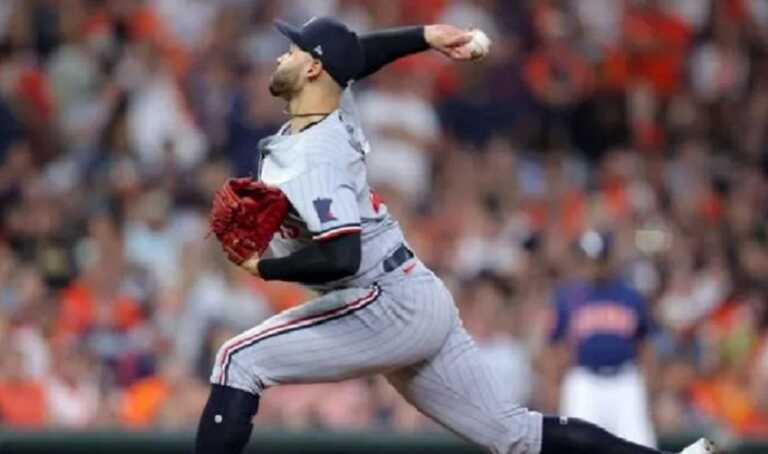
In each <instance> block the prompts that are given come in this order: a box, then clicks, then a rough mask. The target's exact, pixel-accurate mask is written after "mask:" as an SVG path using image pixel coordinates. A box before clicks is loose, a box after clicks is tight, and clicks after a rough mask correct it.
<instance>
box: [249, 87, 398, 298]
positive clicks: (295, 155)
mask: <svg viewBox="0 0 768 454" xmlns="http://www.w3.org/2000/svg"><path fill="white" fill-rule="evenodd" d="M287 128H288V124H286V125H284V126H283V127H282V128H281V129H280V130H279V131H278V133H277V134H275V135H273V136H270V137H268V138H267V139H265V140H264V141H262V143H261V144H260V150H259V151H260V153H261V162H260V164H259V166H258V167H259V168H258V172H259V177H260V179H261V180H262V181H264V182H265V183H267V184H271V185H275V186H278V187H280V189H281V190H282V191H283V192H284V193H285V194H286V196H287V197H288V199H289V200H290V202H291V212H290V213H289V215H288V218H287V219H286V220H285V222H284V223H283V226H282V227H281V229H280V232H278V233H277V234H275V236H274V238H273V239H272V242H271V243H270V245H269V248H268V250H267V252H266V253H265V257H285V256H287V255H289V254H291V253H293V252H296V251H297V250H299V249H301V248H303V247H306V246H307V245H308V244H310V243H311V242H312V241H317V240H325V239H330V238H333V237H334V236H338V235H341V234H345V233H349V232H357V231H359V232H361V238H362V260H361V263H360V268H359V269H358V272H357V274H355V275H354V276H350V277H347V278H344V279H341V280H338V281H333V282H328V283H325V284H323V285H311V286H310V285H308V287H311V288H313V289H316V290H320V291H325V290H330V289H333V288H340V287H364V286H367V285H370V284H371V283H372V282H374V281H375V280H376V279H377V278H378V277H379V276H380V275H381V274H382V273H383V269H382V266H381V263H382V262H383V260H384V259H385V258H387V257H388V256H389V255H390V254H391V253H392V252H393V251H394V250H395V249H397V247H398V246H400V245H401V244H403V243H404V242H405V240H404V238H403V234H402V231H401V230H400V227H399V224H398V223H397V221H395V220H394V219H393V218H392V217H391V216H390V215H389V213H388V212H387V208H386V206H385V205H383V204H379V203H377V202H376V201H375V198H374V197H373V193H372V192H371V190H370V189H369V187H368V181H367V176H366V167H365V155H366V154H367V152H368V150H369V149H370V146H369V144H368V141H367V139H366V138H365V135H364V134H363V131H362V129H361V128H360V124H359V122H358V119H357V116H356V113H355V109H354V103H353V100H352V94H351V91H350V89H349V88H347V89H346V90H345V92H344V93H343V95H342V99H341V105H340V107H339V109H337V110H336V111H334V112H333V113H331V114H330V115H328V116H327V117H326V118H325V119H323V120H322V121H320V122H319V123H317V124H315V125H314V126H312V127H311V128H308V129H306V130H304V131H302V132H299V133H295V134H285V132H286V129H287Z"/></svg>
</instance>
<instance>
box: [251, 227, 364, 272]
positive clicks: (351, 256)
mask: <svg viewBox="0 0 768 454" xmlns="http://www.w3.org/2000/svg"><path fill="white" fill-rule="evenodd" d="M361 256H362V245H361V240H360V232H354V233H348V234H345V235H340V236H337V237H335V238H331V239H329V240H324V241H314V242H313V243H312V244H310V245H309V246H307V247H305V248H304V249H301V250H299V251H297V252H295V253H293V254H291V255H289V256H287V257H281V258H272V259H262V260H260V261H259V265H258V267H259V274H260V275H261V277H262V278H263V279H264V280H268V281H270V280H280V281H289V282H301V283H305V284H323V283H326V282H331V281H335V280H337V279H341V278H344V277H347V276H352V275H354V274H355V273H357V270H358V268H360V260H361Z"/></svg>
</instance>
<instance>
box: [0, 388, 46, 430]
mask: <svg viewBox="0 0 768 454" xmlns="http://www.w3.org/2000/svg"><path fill="white" fill-rule="evenodd" d="M45 422H46V412H45V391H44V389H43V386H42V385H41V384H40V383H37V382H35V381H14V382H4V383H0V424H3V425H9V426H16V427H41V426H43V425H45Z"/></svg>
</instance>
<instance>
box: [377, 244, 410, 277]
mask: <svg viewBox="0 0 768 454" xmlns="http://www.w3.org/2000/svg"><path fill="white" fill-rule="evenodd" d="M413 257H414V254H413V252H412V251H411V250H410V249H408V247H407V246H406V245H404V244H401V245H400V247H398V248H397V249H395V252H393V253H392V255H390V256H389V257H387V258H386V259H384V262H382V264H381V265H382V267H383V268H384V272H386V273H389V272H390V271H394V270H396V269H397V268H399V267H400V265H402V264H403V263H405V262H407V261H408V260H410V259H411V258H413Z"/></svg>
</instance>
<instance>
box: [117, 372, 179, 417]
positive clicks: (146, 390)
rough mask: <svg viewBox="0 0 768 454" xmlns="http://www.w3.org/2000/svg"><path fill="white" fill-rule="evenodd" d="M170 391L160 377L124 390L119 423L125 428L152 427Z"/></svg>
mask: <svg viewBox="0 0 768 454" xmlns="http://www.w3.org/2000/svg"><path fill="white" fill-rule="evenodd" d="M170 392H171V389H170V386H169V385H168V383H166V382H165V380H163V379H162V378H160V377H148V378H145V379H143V380H139V381H138V382H136V383H134V384H133V385H131V386H129V387H128V388H127V389H126V390H125V394H124V395H123V399H122V402H121V404H120V421H121V422H122V423H123V424H124V425H125V426H127V427H134V428H136V427H147V426H150V425H152V423H153V422H154V421H155V418H156V417H157V413H158V411H159V410H160V408H161V407H162V405H163V402H165V400H166V399H167V398H168V395H169V394H170Z"/></svg>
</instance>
